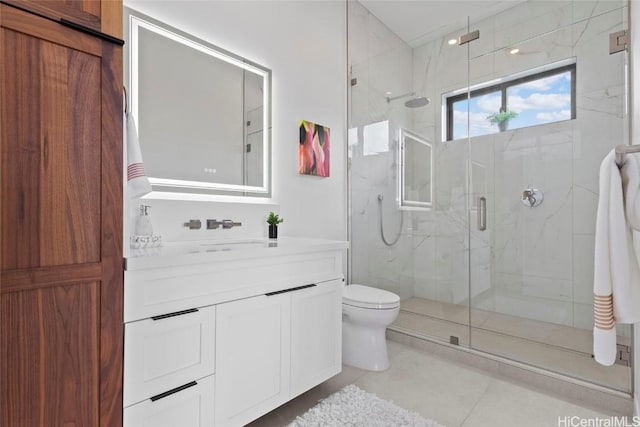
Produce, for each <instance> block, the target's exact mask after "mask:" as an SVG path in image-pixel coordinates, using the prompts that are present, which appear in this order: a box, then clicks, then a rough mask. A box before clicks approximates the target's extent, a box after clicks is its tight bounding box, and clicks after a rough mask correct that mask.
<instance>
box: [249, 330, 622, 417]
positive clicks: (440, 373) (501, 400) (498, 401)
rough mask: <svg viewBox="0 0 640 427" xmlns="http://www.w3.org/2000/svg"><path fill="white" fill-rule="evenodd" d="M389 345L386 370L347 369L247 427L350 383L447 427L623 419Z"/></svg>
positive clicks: (296, 411)
mask: <svg viewBox="0 0 640 427" xmlns="http://www.w3.org/2000/svg"><path fill="white" fill-rule="evenodd" d="M388 344H389V353H390V359H391V367H390V368H389V369H388V370H386V371H384V372H368V371H363V370H360V369H356V368H351V367H348V366H345V367H343V371H342V373H341V374H340V375H337V376H336V377H334V378H332V379H330V380H329V381H327V382H325V383H323V384H321V385H319V386H318V387H315V388H313V389H311V390H309V391H308V392H306V393H304V394H303V395H301V396H299V397H297V398H296V399H294V400H292V401H291V402H289V403H287V404H285V405H283V406H281V407H280V408H278V409H276V410H274V411H273V412H271V413H269V414H267V415H265V416H264V417H262V418H260V419H258V420H256V421H254V422H253V423H251V424H249V425H250V426H252V427H258V426H269V427H279V426H286V425H287V424H288V423H289V422H291V421H292V420H293V419H295V417H296V416H298V415H301V414H303V413H304V412H305V411H306V410H307V409H309V408H311V407H312V406H314V405H315V404H316V403H317V401H318V400H319V399H322V398H324V397H327V396H329V395H330V394H331V393H333V392H335V391H338V390H340V389H341V388H342V387H344V386H345V385H347V384H351V383H353V384H356V385H357V386H358V387H360V388H362V389H363V390H366V391H368V392H372V393H375V394H376V395H378V396H379V397H381V398H383V399H387V400H391V401H393V402H394V403H395V404H397V405H398V406H401V407H403V408H405V409H408V410H412V411H416V412H418V413H420V414H421V415H423V416H424V417H425V418H431V419H433V420H436V421H438V422H439V423H441V424H444V425H446V426H448V427H460V426H462V427H483V426H491V427H502V426H504V427H516V426H517V427H528V426H531V427H545V426H556V427H558V426H562V425H569V424H559V423H558V417H562V418H563V419H564V417H572V416H576V417H581V418H582V419H593V418H595V417H599V418H608V417H610V416H615V415H620V414H614V413H603V412H599V411H596V410H592V409H589V408H586V407H583V406H579V405H577V404H575V403H571V402H570V401H567V400H564V399H562V398H559V397H555V396H550V395H547V394H544V393H541V392H539V391H536V390H533V389H529V388H527V387H524V386H521V385H516V384H514V383H511V382H509V381H506V380H504V379H501V378H497V377H494V376H492V375H489V374H487V373H485V372H482V371H481V370H479V369H475V368H473V367H469V366H467V365H461V364H458V363H455V362H451V361H447V360H444V359H441V358H439V357H437V356H434V355H430V354H427V353H423V352H421V351H418V350H414V349H412V348H411V347H408V346H405V345H403V344H399V343H397V342H394V341H388ZM577 425H581V424H577ZM584 425H587V424H584ZM390 427H393V426H390Z"/></svg>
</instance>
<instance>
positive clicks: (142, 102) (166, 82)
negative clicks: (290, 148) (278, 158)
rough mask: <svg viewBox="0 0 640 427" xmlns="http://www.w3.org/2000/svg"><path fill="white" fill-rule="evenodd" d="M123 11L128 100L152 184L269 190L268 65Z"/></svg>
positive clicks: (254, 192)
mask: <svg viewBox="0 0 640 427" xmlns="http://www.w3.org/2000/svg"><path fill="white" fill-rule="evenodd" d="M128 16H129V72H130V76H129V77H130V78H129V86H130V87H129V91H130V106H129V108H130V109H131V112H132V113H133V115H134V118H135V120H136V123H137V128H138V139H139V141H140V147H141V149H142V155H143V158H144V163H145V169H146V172H147V175H148V176H149V179H150V181H151V184H152V187H153V189H154V191H156V190H158V191H172V192H186V193H205V194H230V195H240V193H243V194H244V195H248V196H261V197H269V196H270V179H269V177H270V174H269V164H270V161H269V160H270V144H269V139H270V132H271V121H270V117H271V112H270V107H271V99H270V90H271V71H270V70H269V69H267V68H265V67H262V66H260V65H258V64H255V63H253V62H251V61H249V60H247V59H244V58H241V57H239V56H237V55H235V54H233V53H230V52H228V51H225V50H223V49H221V48H219V47H216V46H214V45H212V44H210V43H207V42H205V41H203V40H200V39H198V38H195V37H193V36H191V35H189V34H187V33H184V32H182V31H180V30H178V29H175V28H172V27H170V26H168V25H166V24H164V23H161V22H159V21H156V20H154V19H153V18H150V17H148V16H145V15H142V14H139V13H138V12H135V11H132V10H129V11H128ZM229 192H231V193H229Z"/></svg>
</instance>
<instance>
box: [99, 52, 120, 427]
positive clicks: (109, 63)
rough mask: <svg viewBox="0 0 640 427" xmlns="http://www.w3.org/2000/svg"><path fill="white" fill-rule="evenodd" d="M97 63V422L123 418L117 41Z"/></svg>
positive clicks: (110, 423)
mask: <svg viewBox="0 0 640 427" xmlns="http://www.w3.org/2000/svg"><path fill="white" fill-rule="evenodd" d="M103 52H104V56H103V67H102V82H103V86H102V114H103V116H104V117H110V118H111V120H102V122H101V123H102V189H101V193H102V206H101V210H102V280H103V282H102V283H103V286H102V289H101V294H100V312H101V324H100V328H101V329H100V331H101V332H100V333H101V347H100V350H101V352H100V366H101V371H100V376H101V379H102V381H101V384H100V386H101V388H100V398H101V400H100V403H101V406H100V424H101V425H103V426H117V425H121V423H122V377H123V356H124V336H123V322H124V284H123V282H124V272H123V263H122V218H123V215H122V186H123V182H122V171H123V164H122V162H123V159H122V131H123V123H122V97H123V94H122V67H123V65H122V47H121V46H117V45H114V44H112V43H107V42H104V45H103Z"/></svg>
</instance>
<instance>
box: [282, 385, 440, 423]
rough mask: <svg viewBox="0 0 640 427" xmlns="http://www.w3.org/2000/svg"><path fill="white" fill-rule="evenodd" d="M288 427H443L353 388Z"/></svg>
mask: <svg viewBox="0 0 640 427" xmlns="http://www.w3.org/2000/svg"><path fill="white" fill-rule="evenodd" d="M288 427H443V426H442V425H441V424H438V423H437V422H435V421H433V420H427V419H425V418H422V417H421V416H420V415H418V414H416V413H415V412H409V411H407V410H406V409H402V408H400V407H399V406H396V405H394V404H393V403H392V402H389V401H386V400H383V399H380V398H379V397H378V396H376V395H375V394H372V393H367V392H366V391H364V390H361V389H359V388H358V387H356V386H355V385H353V384H350V385H348V386H346V387H345V388H343V389H342V390H340V391H338V392H336V393H333V394H332V395H331V396H329V397H327V398H326V399H323V400H321V401H320V402H318V404H317V405H316V406H314V407H313V408H311V409H309V410H308V411H307V412H305V413H304V415H302V416H299V417H298V418H296V419H295V421H293V422H292V423H291V424H289V426H288Z"/></svg>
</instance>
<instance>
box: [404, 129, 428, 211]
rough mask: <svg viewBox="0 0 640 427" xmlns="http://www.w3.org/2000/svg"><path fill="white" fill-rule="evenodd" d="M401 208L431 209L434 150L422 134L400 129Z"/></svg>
mask: <svg viewBox="0 0 640 427" xmlns="http://www.w3.org/2000/svg"><path fill="white" fill-rule="evenodd" d="M398 149H399V155H398V157H399V163H400V179H399V180H398V182H399V184H400V188H399V194H400V198H399V199H400V208H401V209H431V207H432V206H433V150H432V145H431V143H429V142H428V141H427V140H426V139H424V138H422V137H421V136H420V135H418V134H416V133H413V132H411V131H408V130H406V129H400V143H399V144H398Z"/></svg>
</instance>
